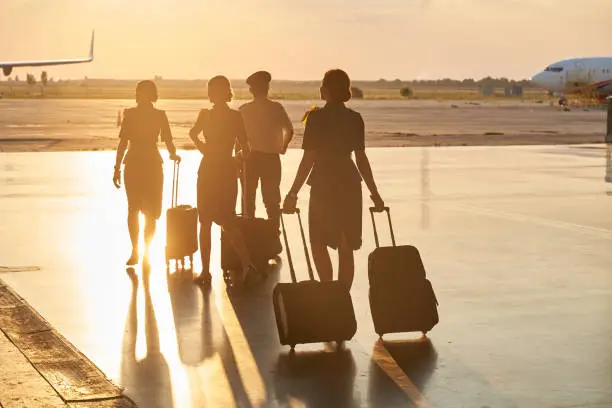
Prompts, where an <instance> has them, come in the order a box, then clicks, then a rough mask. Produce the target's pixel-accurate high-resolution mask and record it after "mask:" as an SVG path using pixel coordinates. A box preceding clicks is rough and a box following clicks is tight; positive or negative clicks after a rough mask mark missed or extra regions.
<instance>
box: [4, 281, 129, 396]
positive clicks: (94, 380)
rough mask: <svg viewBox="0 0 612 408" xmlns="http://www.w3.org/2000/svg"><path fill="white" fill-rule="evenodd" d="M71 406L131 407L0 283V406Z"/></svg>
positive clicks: (107, 382) (86, 361)
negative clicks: (103, 404) (102, 405)
mask: <svg viewBox="0 0 612 408" xmlns="http://www.w3.org/2000/svg"><path fill="white" fill-rule="evenodd" d="M71 402H74V403H76V404H79V405H78V406H82V407H99V406H100V403H105V404H107V406H109V407H111V406H117V407H119V406H121V407H130V406H131V407H133V406H134V404H133V403H132V402H131V401H129V400H128V399H126V398H125V397H124V396H122V395H121V389H120V388H119V387H117V386H116V385H115V384H113V383H112V382H110V381H109V380H108V379H107V378H106V377H105V376H104V374H103V373H102V372H100V370H99V369H98V368H97V367H96V366H95V365H94V364H92V363H91V361H90V360H88V359H87V357H85V356H84V355H83V354H81V353H79V352H78V350H76V349H75V348H74V347H73V346H72V345H71V344H70V343H69V342H68V341H66V340H65V339H64V338H63V337H62V336H61V335H60V334H59V333H57V332H56V331H55V330H53V328H52V327H50V326H49V324H48V323H47V322H46V321H45V320H44V319H43V318H42V317H41V316H40V315H39V314H38V313H36V311H35V310H33V309H32V307H31V306H30V305H29V304H28V303H27V302H26V301H25V300H24V299H23V298H21V297H20V296H19V295H17V294H16V293H15V292H14V291H12V290H11V289H10V288H9V287H7V286H6V285H5V284H4V282H3V281H2V280H0V407H5V408H20V407H24V408H39V407H40V408H55V407H68V406H69V403H71ZM113 404H114V405H113Z"/></svg>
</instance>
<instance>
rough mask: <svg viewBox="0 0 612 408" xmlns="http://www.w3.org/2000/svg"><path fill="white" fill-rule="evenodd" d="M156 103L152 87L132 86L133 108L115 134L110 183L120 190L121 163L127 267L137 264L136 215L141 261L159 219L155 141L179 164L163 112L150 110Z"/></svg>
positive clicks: (159, 172) (161, 181)
mask: <svg viewBox="0 0 612 408" xmlns="http://www.w3.org/2000/svg"><path fill="white" fill-rule="evenodd" d="M156 101H157V86H156V85H155V83H154V82H153V81H141V82H139V83H138V85H137V86H136V107H134V108H130V109H126V110H125V113H124V118H123V121H122V122H121V130H120V131H119V146H118V147H117V157H116V160H115V172H114V175H113V183H114V184H115V187H117V188H120V187H121V163H122V162H124V163H125V175H124V183H125V191H126V194H127V201H128V217H127V224H128V231H129V234H130V240H131V242H132V253H131V255H130V258H129V259H128V261H127V265H135V264H137V263H138V259H139V253H138V241H139V232H140V225H139V216H140V213H143V214H144V216H145V228H144V240H145V248H146V249H145V259H146V258H147V257H148V251H149V245H150V243H151V240H152V239H153V236H154V235H155V228H156V224H157V220H158V219H159V217H160V216H161V210H162V193H163V184H164V174H163V169H162V164H163V160H162V157H161V155H160V153H159V150H158V149H157V142H158V140H159V139H160V138H161V141H163V142H164V143H165V144H166V147H167V148H168V152H170V159H171V160H180V157H179V156H177V154H176V148H175V147H174V143H173V141H172V132H171V131H170V124H169V123H168V117H167V116H166V112H164V111H163V110H159V109H156V108H155V106H153V104H154V103H155V102H156ZM126 150H127V154H125V152H126ZM124 155H125V158H124Z"/></svg>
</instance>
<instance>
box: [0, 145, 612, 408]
mask: <svg viewBox="0 0 612 408" xmlns="http://www.w3.org/2000/svg"><path fill="white" fill-rule="evenodd" d="M369 155H370V158H371V161H372V164H373V168H374V172H375V175H376V178H377V181H378V184H379V188H380V191H381V194H382V195H383V197H384V198H385V199H386V201H387V203H388V204H389V205H390V206H391V209H392V217H393V220H394V225H395V233H396V237H397V240H398V242H399V243H411V244H413V245H416V246H417V247H418V248H419V249H420V251H421V255H422V257H423V260H424V262H425V266H426V268H427V271H428V275H429V277H430V280H431V281H432V283H433V285H434V288H435V290H436V293H437V296H438V298H439V301H440V309H439V312H440V324H439V325H438V326H436V327H435V328H434V329H433V330H432V332H431V333H430V335H429V340H427V341H426V340H422V339H419V335H418V334H414V333H408V334H398V335H389V336H385V342H384V343H381V342H379V341H378V340H377V336H376V334H375V333H374V330H373V325H372V322H371V317H370V313H369V305H368V298H367V273H366V271H367V254H368V253H369V251H370V250H371V249H372V248H373V236H372V235H373V234H372V233H371V229H370V225H369V218H368V215H367V214H365V213H364V246H363V249H362V250H361V251H359V252H358V253H357V257H356V265H357V274H356V279H355V284H354V286H353V290H352V295H353V302H354V305H355V311H356V315H357V319H358V331H357V334H356V336H355V338H354V339H353V340H352V341H350V342H348V343H347V344H346V351H344V352H340V353H335V352H333V350H329V349H328V348H327V347H326V346H325V345H320V344H312V345H302V346H298V347H297V353H296V355H295V356H293V358H290V357H289V356H288V348H287V347H281V346H280V345H279V344H278V338H277V333H276V327H275V325H274V315H273V311H272V304H271V299H270V293H271V290H272V288H273V285H274V282H275V280H277V279H278V280H282V281H287V280H288V279H289V273H288V269H287V267H286V266H284V265H282V264H281V265H277V266H276V267H273V268H272V275H271V277H270V279H269V280H268V282H267V283H266V284H264V285H262V286H261V287H260V288H258V289H255V290H253V292H252V293H250V294H248V295H243V296H229V295H228V294H227V293H226V291H225V290H224V287H223V281H222V279H221V278H220V271H219V270H218V263H216V265H217V268H216V269H215V271H214V273H215V285H214V288H213V290H212V291H211V292H208V291H201V290H200V289H198V288H197V287H194V286H192V285H190V284H189V283H188V281H187V280H186V279H183V278H182V277H180V276H178V275H176V276H174V275H172V276H170V278H169V279H167V277H166V273H165V270H164V265H163V263H164V261H163V244H164V221H163V218H162V220H161V221H160V225H159V228H158V233H157V236H156V240H155V243H154V251H153V258H152V267H151V270H150V273H149V274H143V271H142V270H141V268H140V267H138V268H136V271H135V273H134V274H128V273H126V270H125V267H124V262H125V260H126V259H127V257H128V255H129V239H128V235H127V230H126V227H125V214H126V211H125V210H126V208H125V195H124V194H125V193H124V191H123V190H120V191H116V190H115V189H114V187H112V182H111V178H112V166H113V160H114V158H113V153H112V152H91V153H29V154H21V153H15V154H3V155H0V163H1V165H0V185H2V186H3V187H2V189H1V190H0V259H1V262H0V264H2V265H3V266H6V267H10V268H14V269H12V270H19V268H17V266H19V267H24V268H26V267H40V270H35V269H36V268H31V269H29V270H30V271H28V272H11V273H4V274H2V279H4V280H5V281H6V282H7V283H9V284H10V285H11V286H12V287H13V288H14V289H15V290H16V291H17V292H18V293H19V294H20V295H22V296H24V297H25V298H26V299H27V300H28V301H29V302H30V303H31V304H32V305H33V306H34V307H35V308H36V309H37V310H38V311H39V312H40V313H41V314H42V315H43V316H44V317H45V318H46V319H47V320H48V321H49V322H50V323H51V324H53V325H54V327H55V328H56V329H58V330H59V331H60V332H61V333H62V334H63V335H65V336H66V337H67V338H68V339H69V340H70V341H71V342H72V343H73V344H74V345H75V346H76V347H78V348H79V349H80V350H81V351H82V352H83V353H85V354H86V355H87V356H88V357H89V358H91V359H92V361H93V362H94V363H95V364H96V365H97V366H98V367H100V368H101V369H102V370H103V371H104V373H105V374H106V375H108V376H109V377H110V378H111V379H113V380H114V381H116V382H118V383H119V384H121V385H122V386H125V387H126V395H128V396H129V397H132V398H133V399H134V400H135V401H136V402H137V403H138V404H139V406H141V407H147V408H156V407H164V408H166V407H181V408H182V407H404V406H424V407H491V408H497V407H513V408H514V407H521V408H523V407H533V408H553V407H555V408H557V407H585V408H586V407H589V408H594V407H598V408H599V407H612V319H610V316H611V313H612V300H611V299H612V296H611V295H612V275H611V271H612V268H611V266H612V250H611V249H612V212H611V209H612V184H609V183H605V182H604V176H605V172H606V169H605V165H606V158H605V154H604V150H603V149H602V148H601V147H597V146H575V147H567V146H557V147H552V146H541V147H521V148H518V147H517V148H491V147H489V148H486V147H481V148H428V149H399V148H394V149H384V148H381V149H370V150H369ZM198 160H199V156H198V154H197V153H196V152H189V153H185V154H184V164H183V170H182V173H181V174H182V176H183V178H182V180H181V190H180V202H181V203H190V204H194V203H195V191H194V190H195V189H194V186H195V175H196V168H197V162H198ZM298 160H299V152H298V151H290V152H289V153H288V155H287V156H286V157H284V158H283V163H284V165H285V170H286V171H285V175H284V178H283V190H284V191H287V188H288V186H289V185H290V183H291V181H292V178H293V175H294V171H295V168H296V167H297V163H298ZM170 171H171V167H170V165H169V163H168V165H167V169H166V186H167V190H166V193H167V194H166V197H167V199H168V200H167V201H168V202H169V195H170V194H169V191H170V190H169V187H170V175H171V173H170ZM364 196H365V197H367V193H365V192H364ZM307 197H308V190H307V188H305V189H303V190H302V192H301V193H300V204H299V205H300V206H301V207H302V208H306V206H307ZM258 211H261V212H263V207H262V206H261V205H260V206H259V207H258ZM381 222H384V218H383V219H381ZM289 224H290V225H289V228H290V231H291V236H290V242H291V243H292V244H293V245H294V248H296V250H295V251H294V252H295V258H296V259H295V260H296V262H297V264H298V273H304V276H305V268H304V263H303V262H304V261H303V257H301V256H300V253H299V251H297V249H299V246H297V245H299V235H298V230H297V226H296V224H292V223H289ZM380 227H381V228H384V224H381V225H380ZM216 233H217V238H218V231H216ZM381 238H382V239H383V240H384V239H386V238H387V235H386V232H385V230H384V229H381ZM383 242H384V241H383ZM213 256H214V258H213V259H216V260H217V261H216V262H218V247H215V248H214V253H213ZM196 267H198V264H196ZM9 270H10V269H9Z"/></svg>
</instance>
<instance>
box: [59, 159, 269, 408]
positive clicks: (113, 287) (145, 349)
mask: <svg viewBox="0 0 612 408" xmlns="http://www.w3.org/2000/svg"><path fill="white" fill-rule="evenodd" d="M164 153H165V152H164ZM111 157H114V155H111V154H108V156H107V159H110V158H111ZM196 163H197V161H196V160H187V163H184V164H183V165H182V169H181V170H182V171H181V192H180V194H179V195H180V197H181V198H180V199H179V201H180V202H181V203H193V204H195V188H193V187H194V186H195V174H196V173H195V171H194V170H195V168H197V165H196ZM75 166H78V167H79V169H80V172H79V174H78V176H77V177H78V179H79V181H78V182H79V183H83V185H85V186H89V187H88V188H91V189H93V190H94V191H95V192H97V193H98V194H95V195H100V193H101V195H105V196H107V197H108V199H106V200H104V201H103V202H100V201H94V200H90V199H89V198H85V199H84V202H83V203H79V204H74V203H71V204H70V205H81V204H82V205H84V206H90V207H91V206H93V207H95V209H96V216H92V215H91V214H92V212H91V211H88V212H75V214H77V215H76V216H75V217H73V221H74V223H73V224H71V225H65V226H58V230H62V229H61V227H63V230H62V234H65V236H64V235H62V236H61V237H58V239H64V238H65V239H66V240H67V241H69V242H70V245H69V246H68V247H67V248H69V249H67V250H69V251H71V253H74V254H78V256H76V257H74V258H75V261H74V262H75V267H81V268H82V267H86V265H88V262H92V263H94V264H96V265H97V266H96V267H97V268H98V269H99V273H96V274H94V275H77V277H78V278H83V279H87V280H88V281H87V282H85V281H83V282H75V283H74V284H78V285H94V286H95V287H99V288H100V289H102V288H104V290H100V291H99V292H98V293H99V295H98V294H97V295H96V298H94V299H88V300H87V301H84V302H83V305H84V306H83V310H81V311H79V312H80V313H83V314H85V315H86V316H88V315H89V316H91V317H90V319H98V320H99V319H100V316H107V317H106V318H107V319H113V316H117V315H124V316H125V320H124V321H123V322H113V321H107V322H102V323H103V324H104V325H114V326H115V327H116V328H117V329H116V331H114V333H109V334H108V337H106V338H105V339H104V343H108V344H109V345H108V346H107V347H109V352H111V353H113V354H114V353H123V358H122V360H123V361H122V362H121V367H116V372H118V373H119V372H120V371H121V373H120V374H118V375H116V376H115V377H116V378H118V380H119V383H121V382H122V381H121V379H122V378H124V379H128V378H131V376H134V375H142V374H146V375H148V376H150V377H151V378H149V380H150V382H151V384H150V386H151V387H157V388H158V389H160V390H162V391H164V392H165V393H168V394H170V395H171V398H172V404H173V406H175V407H189V406H202V404H203V403H204V404H205V406H224V407H226V406H227V407H233V406H237V405H236V403H235V398H236V396H235V395H234V392H235V390H233V389H232V385H231V381H232V380H230V378H228V375H231V374H232V371H233V369H230V370H229V372H228V367H227V364H228V361H227V358H228V357H227V356H226V354H227V353H228V352H229V353H232V356H231V361H232V363H233V364H234V363H235V365H236V371H237V373H238V375H239V378H235V379H233V381H240V382H241V383H242V384H243V386H244V390H245V393H246V394H247V396H248V398H249V400H250V402H251V405H252V406H254V407H258V406H261V405H262V404H263V403H264V402H265V401H266V399H267V394H266V388H265V385H264V382H263V379H262V377H261V374H260V373H259V370H258V367H257V364H256V363H255V359H254V356H253V353H252V351H251V349H250V346H249V344H248V341H247V339H246V337H245V334H244V332H243V330H242V328H241V325H240V322H239V320H238V317H237V316H236V313H235V311H234V309H233V307H232V304H231V301H230V299H229V298H228V295H227V293H226V290H225V287H224V283H223V281H222V279H221V270H220V263H219V261H220V229H219V228H218V227H217V226H214V227H213V232H212V243H213V248H212V265H211V270H212V271H213V274H214V275H215V285H214V288H213V291H212V293H210V294H208V295H204V294H202V293H201V291H200V289H199V288H198V287H197V286H195V285H193V284H192V283H191V282H190V281H189V278H187V277H184V276H181V277H179V276H178V275H175V274H176V273H178V272H177V271H176V270H175V269H174V267H173V268H171V270H170V271H169V273H170V275H167V271H166V265H165V250H164V248H165V243H166V225H165V222H166V221H165V210H166V209H167V208H168V207H169V206H170V202H169V201H170V200H169V195H170V194H169V193H170V191H171V179H172V167H171V162H167V163H166V165H165V168H164V171H165V172H164V176H165V177H164V178H165V182H164V193H165V194H164V196H165V197H168V199H167V200H165V201H164V211H163V213H162V216H161V218H160V219H159V221H158V224H157V231H156V234H155V237H154V239H153V242H152V244H151V248H150V255H149V264H150V268H148V270H147V268H143V267H142V265H137V266H136V267H135V268H134V272H133V273H131V274H130V273H118V271H117V270H115V268H121V267H122V265H123V263H124V261H125V259H126V258H127V256H128V255H129V252H130V241H129V235H128V231H127V225H126V224H125V219H126V210H127V204H126V198H125V190H124V186H123V185H122V188H121V189H120V190H115V189H114V187H112V184H111V177H110V173H109V168H110V169H112V161H109V160H92V161H87V162H86V161H82V162H81V161H80V162H78V163H76V164H75ZM188 166H192V167H193V168H192V169H191V170H189V168H188ZM102 192H103V193H102ZM89 195H91V193H88V194H86V197H87V196H89ZM117 220H121V222H120V223H119V225H121V228H119V229H117V228H116V227H114V226H116V225H117ZM144 221H145V220H144V217H142V216H141V217H140V229H141V234H140V250H141V255H142V253H144V241H143V229H144ZM92 231H95V234H94V235H95V236H96V240H95V241H92V240H91V236H92ZM109 249H110V251H109ZM194 255H195V256H194V257H195V260H194V264H195V265H194V267H195V271H196V272H197V273H199V271H200V269H201V266H200V261H199V253H196V254H194ZM112 265H115V266H112ZM92 276H93V277H94V281H93V282H92V281H91V279H92ZM109 278H111V279H109ZM169 279H174V280H176V282H174V281H173V282H172V283H173V284H176V285H181V287H180V288H178V289H177V288H176V287H171V286H170V284H171V282H169ZM130 280H131V282H130ZM127 282H130V283H129V284H128V283H127ZM172 290H179V292H177V293H175V294H173V293H171V291H172ZM109 294H110V297H109ZM173 295H174V296H177V298H176V299H175V300H173V299H172V296H173ZM185 296H188V297H189V299H188V301H189V302H191V303H188V304H184V303H181V302H186V301H187V300H186V299H185V298H184V297H185ZM207 296H210V297H214V300H213V299H210V301H209V300H208V298H207ZM175 308H177V309H175ZM101 309H102V310H109V309H110V310H109V313H107V314H105V313H104V312H103V311H101ZM118 309H121V310H118ZM124 310H125V312H124ZM211 316H212V317H214V316H218V318H217V319H214V318H212V317H211ZM176 319H179V321H180V319H188V320H189V324H190V325H193V324H194V323H195V326H196V327H198V328H199V332H200V333H199V336H196V337H194V336H193V334H194V333H189V332H188V333H181V332H179V331H178V330H179V328H178V327H177V325H176V321H177V320H176ZM194 320H195V322H194ZM196 334H197V333H196ZM203 336H204V337H206V339H204V338H202V337H203ZM179 342H181V344H179ZM208 342H210V344H204V343H208ZM198 347H200V348H201V350H199V351H198V350H197V349H198ZM196 351H197V352H196ZM194 353H195V354H197V356H196V358H193V356H194ZM224 353H225V354H224ZM224 355H225V357H224ZM224 359H225V361H224ZM192 360H193V361H192ZM143 367H144V369H146V368H147V367H150V370H149V369H146V370H149V372H145V373H142V372H140V370H142V369H143ZM162 391H158V392H160V395H162V394H163V393H162ZM152 396H155V392H153V394H152Z"/></svg>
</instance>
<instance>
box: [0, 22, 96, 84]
mask: <svg viewBox="0 0 612 408" xmlns="http://www.w3.org/2000/svg"><path fill="white" fill-rule="evenodd" d="M94 34H95V33H94V32H92V33H91V45H90V46H89V56H88V57H87V58H73V59H59V60H46V61H9V62H2V61H0V68H2V72H3V73H4V75H5V76H9V75H11V72H13V68H18V67H44V66H51V65H68V64H82V63H84V62H91V61H93V59H94Z"/></svg>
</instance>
